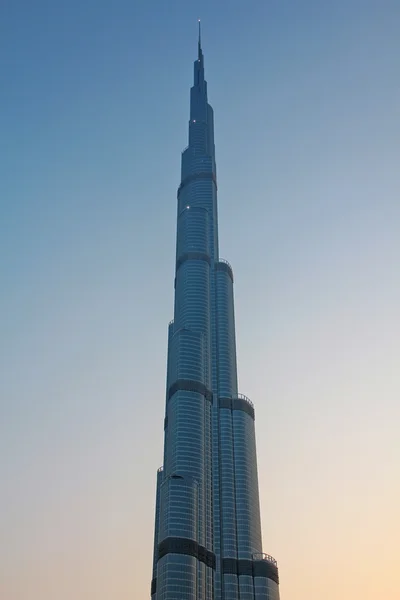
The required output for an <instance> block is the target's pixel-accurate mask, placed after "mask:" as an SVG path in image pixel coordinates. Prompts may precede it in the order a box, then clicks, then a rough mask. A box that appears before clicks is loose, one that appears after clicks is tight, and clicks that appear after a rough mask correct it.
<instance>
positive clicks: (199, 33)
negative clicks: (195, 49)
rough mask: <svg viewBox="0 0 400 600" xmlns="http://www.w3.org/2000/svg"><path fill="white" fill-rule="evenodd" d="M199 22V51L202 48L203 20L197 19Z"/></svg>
mask: <svg viewBox="0 0 400 600" xmlns="http://www.w3.org/2000/svg"><path fill="white" fill-rule="evenodd" d="M197 22H198V24H199V50H200V48H201V20H200V19H197Z"/></svg>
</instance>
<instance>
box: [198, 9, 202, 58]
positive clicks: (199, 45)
mask: <svg viewBox="0 0 400 600" xmlns="http://www.w3.org/2000/svg"><path fill="white" fill-rule="evenodd" d="M198 21H199V42H198V47H199V60H200V58H201V54H202V51H201V21H200V19H199V20H198Z"/></svg>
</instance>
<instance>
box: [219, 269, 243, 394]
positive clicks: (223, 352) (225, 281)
mask: <svg viewBox="0 0 400 600" xmlns="http://www.w3.org/2000/svg"><path fill="white" fill-rule="evenodd" d="M219 264H224V263H219ZM215 278H216V315H217V339H218V395H219V396H220V397H234V396H237V391H238V390H237V367H236V336H235V312H234V304H233V281H232V278H231V277H230V274H229V272H228V271H226V270H216V272H215Z"/></svg>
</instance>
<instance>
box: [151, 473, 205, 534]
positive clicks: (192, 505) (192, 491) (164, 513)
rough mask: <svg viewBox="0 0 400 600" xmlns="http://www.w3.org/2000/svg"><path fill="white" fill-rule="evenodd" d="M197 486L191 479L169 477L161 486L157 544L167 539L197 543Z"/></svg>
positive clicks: (175, 476)
mask: <svg viewBox="0 0 400 600" xmlns="http://www.w3.org/2000/svg"><path fill="white" fill-rule="evenodd" d="M198 488H199V486H198V483H197V481H196V480H195V479H193V477H189V476H186V477H184V476H181V475H170V476H169V477H167V478H166V479H165V480H164V482H163V483H162V485H161V495H160V514H161V519H160V527H159V543H160V542H162V540H164V539H165V538H169V537H177V536H178V537H184V538H189V539H191V540H195V541H197V522H198V505H199V499H198V494H199V489H198Z"/></svg>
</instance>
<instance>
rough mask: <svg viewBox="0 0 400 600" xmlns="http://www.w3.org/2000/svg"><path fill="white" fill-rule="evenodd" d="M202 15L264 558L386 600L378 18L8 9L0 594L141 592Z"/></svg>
mask: <svg viewBox="0 0 400 600" xmlns="http://www.w3.org/2000/svg"><path fill="white" fill-rule="evenodd" d="M199 16H200V17H201V20H202V42H203V48H204V53H205V68H206V78H207V81H208V90H209V100H210V103H211V104H212V106H213V108H214V111H215V136H216V152H217V169H218V186H219V227H220V252H221V256H222V257H223V258H227V259H228V260H229V262H230V263H231V264H232V265H233V269H234V274H235V301H236V302H235V308H236V326H237V350H238V367H239V384H240V390H241V392H242V393H244V394H246V395H247V396H249V397H250V398H251V400H252V401H253V402H254V404H255V408H256V433H257V444H258V460H259V479H260V494H261V515H262V524H263V537H264V551H265V552H268V553H269V554H271V555H273V556H274V557H276V559H277V560H278V562H279V568H280V577H281V598H282V600H321V599H323V600H338V599H339V598H340V599H341V598H346V599H347V598H349V599H351V600H361V599H362V600H376V599H377V598H384V599H385V600H398V598H399V596H400V575H399V573H398V564H399V559H400V553H399V549H398V538H399V535H400V517H399V505H400V477H399V469H400V444H399V433H398V430H399V420H400V407H399V397H400V371H399V365H398V362H399V354H400V319H399V306H400V275H399V264H398V263H399V257H400V235H399V223H400V203H399V197H400V170H399V167H398V164H399V154H400V141H399V140H400V118H399V116H400V113H399V106H400V84H399V76H398V74H399V67H400V39H399V36H398V30H399V20H400V5H399V3H398V2H395V1H394V0H393V1H392V0H382V1H381V2H377V1H376V2H375V1H373V0H367V1H366V0H364V1H363V2H361V0H347V1H345V0H338V2H336V3H331V2H327V1H324V0H322V1H321V0H304V2H302V3H299V2H297V1H295V0H285V1H282V0H280V1H279V2H278V1H277V0H271V1H270V2H264V1H261V0H248V2H238V1H236V0H233V1H230V2H228V1H227V0H221V1H220V2H218V3H215V2H212V1H211V0H204V1H203V2H201V3H188V2H184V1H183V0H174V1H173V2H171V3H164V2H148V1H145V0H137V1H136V2H134V3H132V2H128V0H115V1H114V2H110V0H98V1H97V2H94V0H85V1H84V2H78V1H77V0H71V1H70V2H69V3H67V4H65V3H48V2H46V1H45V0H38V1H37V2H35V3H33V2H28V0H15V1H13V2H6V3H5V5H4V7H3V10H2V19H1V21H2V22H1V25H0V27H1V40H2V41H1V45H2V52H1V53H0V56H1V58H0V60H1V64H2V67H3V68H2V69H1V83H2V86H1V88H2V111H1V112H0V121H1V132H2V135H1V149H2V153H1V154H2V161H1V167H0V170H1V177H0V203H1V216H2V219H1V225H0V227H1V231H0V274H1V294H0V309H1V314H2V317H3V318H2V319H1V331H0V409H1V419H0V449H1V458H0V469H1V471H0V472H1V475H2V478H1V481H2V483H1V495H0V508H1V510H0V597H1V598H4V599H6V600H54V599H57V600H71V599H72V598H74V599H75V598H76V599H77V600H81V599H82V600H110V599H111V598H118V600H132V599H133V600H140V599H144V598H149V586H150V578H151V561H152V543H153V525H154V515H153V507H154V491H155V483H156V470H157V468H158V467H159V465H160V461H161V460H162V443H163V410H164V393H165V362H166V337H167V324H168V322H169V320H170V319H171V316H172V300H173V276H174V251H175V246H174V244H175V210H176V188H177V186H178V184H179V169H180V152H181V151H182V150H183V148H184V147H185V146H186V143H187V121H188V118H189V87H190V85H191V80H192V79H191V78H192V62H193V60H194V58H195V56H196V37H197V18H198V17H199ZM233 174H234V175H235V177H233V176H232V175H233ZM255 278H257V286H256V287H255V286H254V280H255Z"/></svg>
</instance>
